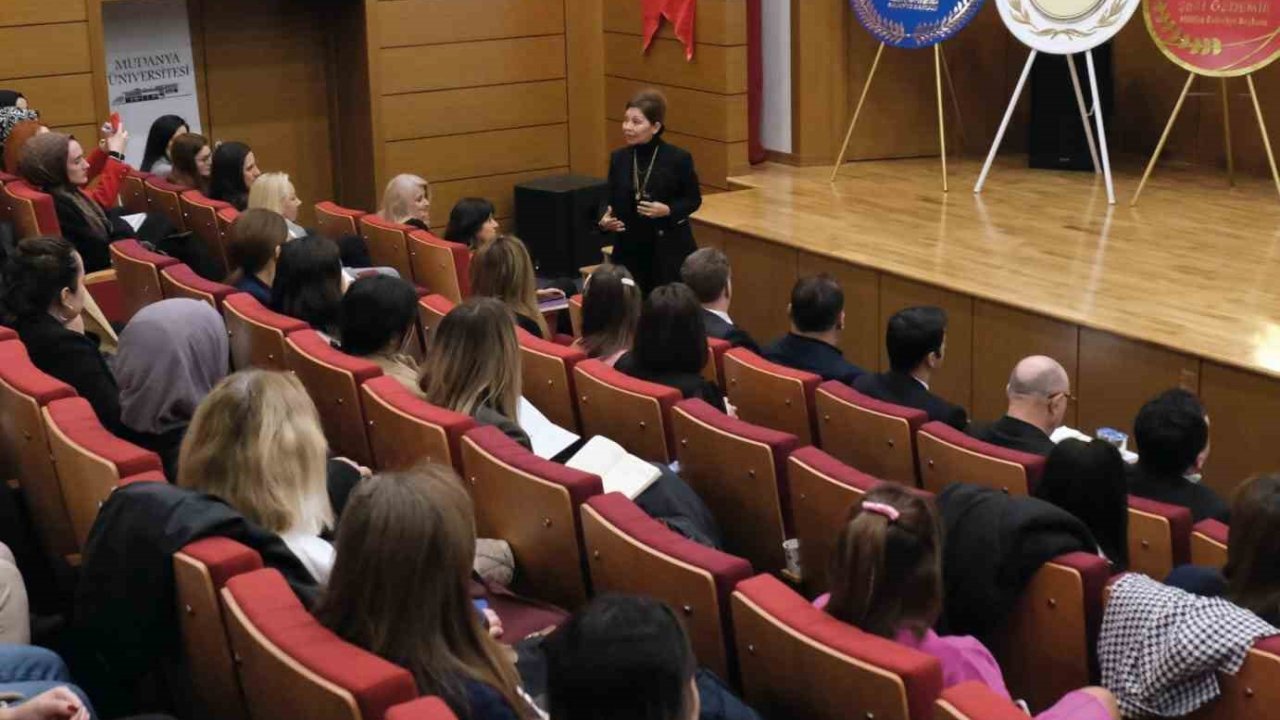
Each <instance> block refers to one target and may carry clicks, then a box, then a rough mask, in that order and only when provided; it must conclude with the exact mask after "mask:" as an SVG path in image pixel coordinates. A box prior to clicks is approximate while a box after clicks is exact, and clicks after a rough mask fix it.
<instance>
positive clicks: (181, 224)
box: [142, 175, 190, 232]
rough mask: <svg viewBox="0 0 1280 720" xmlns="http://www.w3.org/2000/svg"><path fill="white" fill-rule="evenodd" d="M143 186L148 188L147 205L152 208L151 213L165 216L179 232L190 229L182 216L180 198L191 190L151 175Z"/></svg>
mask: <svg viewBox="0 0 1280 720" xmlns="http://www.w3.org/2000/svg"><path fill="white" fill-rule="evenodd" d="M142 185H143V187H144V188H146V192H147V204H148V205H150V206H151V212H157V213H160V214H161V215H164V216H165V217H166V218H168V219H169V222H171V223H173V227H174V229H176V230H177V231H178V232H185V231H186V230H188V229H189V228H187V220H186V218H184V217H183V216H182V203H181V201H179V200H178V197H179V196H180V195H182V193H184V192H186V191H187V190H189V189H190V188H188V187H187V186H185V185H175V184H174V183H171V182H169V181H168V180H165V179H164V178H162V177H159V176H158V175H151V176H150V177H148V178H147V179H146V180H144V181H143V183H142Z"/></svg>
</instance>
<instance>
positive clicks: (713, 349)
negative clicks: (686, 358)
mask: <svg viewBox="0 0 1280 720" xmlns="http://www.w3.org/2000/svg"><path fill="white" fill-rule="evenodd" d="M732 349H733V345H731V344H730V343H729V341H728V340H721V339H720V338H713V337H709V338H707V352H709V353H710V354H711V358H710V359H708V360H707V364H706V365H703V366H702V377H704V378H706V379H707V380H708V381H709V382H711V383H714V384H715V385H716V386H717V387H721V388H723V387H724V386H725V382H724V354H725V353H727V352H729V351H730V350H732Z"/></svg>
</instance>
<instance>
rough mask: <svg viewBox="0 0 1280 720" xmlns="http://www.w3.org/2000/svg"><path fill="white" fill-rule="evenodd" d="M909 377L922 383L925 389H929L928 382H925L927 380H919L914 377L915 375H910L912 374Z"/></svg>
mask: <svg viewBox="0 0 1280 720" xmlns="http://www.w3.org/2000/svg"><path fill="white" fill-rule="evenodd" d="M911 379H912V380H915V381H916V382H918V383H920V384H921V385H923V386H924V389H925V390H928V389H929V383H927V382H925V381H923V380H921V379H920V378H918V377H916V376H915V375H912V376H911Z"/></svg>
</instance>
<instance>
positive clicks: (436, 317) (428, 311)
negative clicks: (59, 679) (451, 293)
mask: <svg viewBox="0 0 1280 720" xmlns="http://www.w3.org/2000/svg"><path fill="white" fill-rule="evenodd" d="M454 305H455V303H454V302H453V301H452V300H450V299H449V298H447V297H445V296H443V295H427V296H426V297H420V298H418V321H419V322H420V323H422V341H423V342H424V343H428V347H430V341H431V334H432V333H433V332H435V329H436V326H438V325H439V324H440V321H441V320H443V319H444V316H445V315H448V314H449V311H450V310H452V309H453V308H454Z"/></svg>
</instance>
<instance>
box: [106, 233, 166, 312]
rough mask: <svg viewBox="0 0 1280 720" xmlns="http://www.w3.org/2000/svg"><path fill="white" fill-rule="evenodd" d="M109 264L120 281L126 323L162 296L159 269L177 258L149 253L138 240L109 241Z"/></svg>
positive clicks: (158, 300)
mask: <svg viewBox="0 0 1280 720" xmlns="http://www.w3.org/2000/svg"><path fill="white" fill-rule="evenodd" d="M110 250H111V266H112V267H113V268H115V271H116V281H117V282H118V283H120V293H121V295H122V296H123V298H124V317H125V321H126V322H127V321H128V320H129V319H130V318H132V317H133V316H134V315H135V314H137V312H138V311H139V310H141V309H142V308H144V307H146V306H148V305H150V304H151V303H156V302H160V301H161V300H163V299H164V293H163V291H162V289H161V287H160V271H161V270H162V269H164V268H167V267H169V266H170V265H177V264H178V260H177V259H176V258H172V257H169V256H168V255H161V254H159V253H154V252H151V251H150V250H147V249H146V248H144V247H142V245H141V244H139V243H138V241H137V240H117V241H116V242H113V243H111V247H110Z"/></svg>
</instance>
